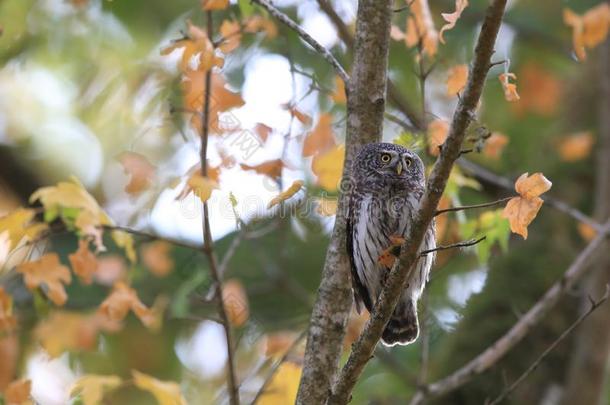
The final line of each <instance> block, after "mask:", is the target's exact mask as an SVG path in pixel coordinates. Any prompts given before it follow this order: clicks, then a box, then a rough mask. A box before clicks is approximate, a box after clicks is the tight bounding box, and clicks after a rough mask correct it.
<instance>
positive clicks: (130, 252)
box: [112, 230, 138, 263]
mask: <svg viewBox="0 0 610 405" xmlns="http://www.w3.org/2000/svg"><path fill="white" fill-rule="evenodd" d="M112 240H113V241H114V243H116V245H117V246H118V247H120V248H122V249H123V250H124V251H125V256H127V258H128V259H129V261H130V262H131V263H135V262H136V261H137V260H138V256H137V254H136V249H135V247H134V243H133V236H131V234H129V233H127V232H124V231H118V230H116V231H112Z"/></svg>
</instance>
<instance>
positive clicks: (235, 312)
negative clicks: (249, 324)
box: [222, 279, 250, 326]
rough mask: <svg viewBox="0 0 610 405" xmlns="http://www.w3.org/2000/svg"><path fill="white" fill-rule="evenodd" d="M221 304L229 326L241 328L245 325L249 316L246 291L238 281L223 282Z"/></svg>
mask: <svg viewBox="0 0 610 405" xmlns="http://www.w3.org/2000/svg"><path fill="white" fill-rule="evenodd" d="M222 303H223V305H224V307H225V311H226V313H227V317H228V318H229V322H230V323H231V325H233V326H241V325H243V324H244V323H246V321H247V320H248V318H249V316H250V309H249V305H248V297H247V296H246V290H244V287H243V285H242V283H241V282H240V281H239V280H236V279H231V280H227V281H225V283H224V284H223V286H222Z"/></svg>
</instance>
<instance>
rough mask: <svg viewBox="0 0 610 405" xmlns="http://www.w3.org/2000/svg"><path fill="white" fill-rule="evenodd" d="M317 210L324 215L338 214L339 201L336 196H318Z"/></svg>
mask: <svg viewBox="0 0 610 405" xmlns="http://www.w3.org/2000/svg"><path fill="white" fill-rule="evenodd" d="M316 202H317V205H316V212H317V213H318V214H320V215H322V216H323V217H332V216H333V215H336V214H337V206H338V205H339V201H338V200H337V199H336V198H332V199H330V198H324V197H321V198H318V199H316Z"/></svg>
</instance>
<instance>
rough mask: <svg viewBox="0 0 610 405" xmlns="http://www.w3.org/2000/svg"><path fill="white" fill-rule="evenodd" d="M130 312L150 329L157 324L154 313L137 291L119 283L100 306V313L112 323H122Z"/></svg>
mask: <svg viewBox="0 0 610 405" xmlns="http://www.w3.org/2000/svg"><path fill="white" fill-rule="evenodd" d="M130 310H131V311H133V313H134V314H135V315H136V316H137V317H138V318H139V319H140V321H142V323H143V324H144V325H145V326H146V327H149V328H150V327H152V326H153V325H154V324H155V322H156V319H155V316H154V314H153V311H151V309H150V308H148V307H147V306H146V305H144V304H143V303H142V301H140V299H139V298H138V294H137V293H136V290H134V289H133V288H131V287H129V286H128V285H127V284H125V283H124V282H122V281H118V282H117V283H115V284H114V287H113V288H112V292H111V293H110V295H108V297H107V298H106V299H105V300H104V301H103V302H102V303H101V304H100V307H99V312H100V313H101V314H102V315H104V316H105V317H106V318H107V319H109V320H111V321H116V322H120V321H122V320H123V319H125V316H127V313H128V312H129V311H130Z"/></svg>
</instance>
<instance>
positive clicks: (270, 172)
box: [239, 159, 284, 180]
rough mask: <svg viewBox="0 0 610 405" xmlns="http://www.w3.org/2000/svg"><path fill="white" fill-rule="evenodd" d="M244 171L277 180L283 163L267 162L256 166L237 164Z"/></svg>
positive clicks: (276, 161)
mask: <svg viewBox="0 0 610 405" xmlns="http://www.w3.org/2000/svg"><path fill="white" fill-rule="evenodd" d="M239 165H240V166H241V168H242V169H244V170H254V171H255V172H256V173H258V174H263V175H265V176H269V177H271V178H272V179H274V180H275V179H279V178H280V176H281V175H282V168H283V167H284V162H283V161H282V160H281V159H274V160H268V161H266V162H263V163H261V164H258V165H254V166H250V165H248V164H245V163H240V164H239Z"/></svg>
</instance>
